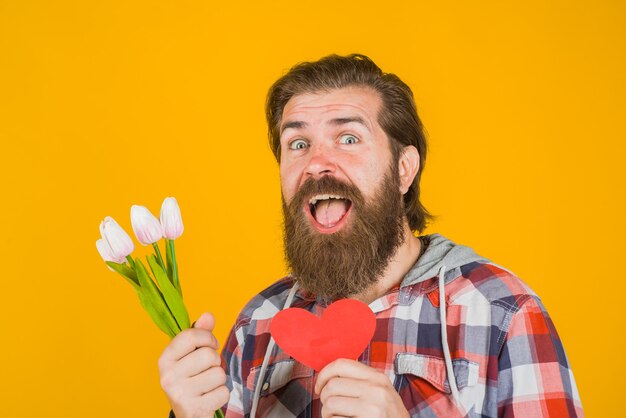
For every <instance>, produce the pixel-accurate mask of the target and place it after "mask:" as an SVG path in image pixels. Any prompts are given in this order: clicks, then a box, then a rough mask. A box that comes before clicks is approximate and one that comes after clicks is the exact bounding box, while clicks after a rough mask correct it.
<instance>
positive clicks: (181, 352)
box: [159, 313, 230, 418]
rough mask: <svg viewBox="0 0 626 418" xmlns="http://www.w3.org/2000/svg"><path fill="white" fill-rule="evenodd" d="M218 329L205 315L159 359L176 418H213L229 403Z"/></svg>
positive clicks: (178, 337) (210, 317)
mask: <svg viewBox="0 0 626 418" xmlns="http://www.w3.org/2000/svg"><path fill="white" fill-rule="evenodd" d="M214 327H215V319H214V318H213V315H211V314H210V313H204V314H203V315H202V316H201V317H200V318H199V319H198V320H197V321H196V322H195V324H194V326H193V328H190V329H186V330H184V331H182V332H181V333H180V334H178V335H177V336H176V337H174V339H173V340H172V341H171V342H170V343H169V345H168V346H167V347H166V348H165V350H163V353H162V354H161V357H160V358H159V374H160V376H161V387H162V388H163V390H164V391H165V394H166V395H167V399H168V400H169V402H170V405H171V407H172V410H173V411H174V414H176V418H202V417H213V414H214V413H215V411H216V410H217V409H218V408H220V407H221V406H222V405H224V404H225V403H226V402H228V398H229V396H230V392H229V391H228V388H227V387H226V385H225V383H226V373H225V372H224V369H222V366H221V358H220V355H219V353H218V352H217V349H218V343H217V339H216V338H215V337H214V336H213V332H212V331H213V328H214Z"/></svg>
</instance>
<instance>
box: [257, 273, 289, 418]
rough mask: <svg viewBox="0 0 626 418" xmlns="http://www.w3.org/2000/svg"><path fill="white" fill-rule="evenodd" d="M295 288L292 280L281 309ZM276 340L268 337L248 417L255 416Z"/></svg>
mask: <svg viewBox="0 0 626 418" xmlns="http://www.w3.org/2000/svg"><path fill="white" fill-rule="evenodd" d="M296 290H298V283H296V282H294V284H293V286H292V287H291V289H290V290H289V295H287V300H286V301H285V305H284V306H283V309H287V308H288V307H289V306H291V302H293V297H294V296H295V294H296ZM275 345H276V342H275V341H274V338H271V337H270V342H269V344H268V345H267V349H266V350H265V357H263V364H261V370H260V371H259V378H258V379H257V381H256V384H255V387H254V396H253V397H252V408H251V409H250V418H255V417H256V409H257V408H258V406H259V398H260V397H261V387H262V386H263V384H262V382H263V380H265V372H266V370H267V363H269V361H270V357H271V356H272V351H274V346H275Z"/></svg>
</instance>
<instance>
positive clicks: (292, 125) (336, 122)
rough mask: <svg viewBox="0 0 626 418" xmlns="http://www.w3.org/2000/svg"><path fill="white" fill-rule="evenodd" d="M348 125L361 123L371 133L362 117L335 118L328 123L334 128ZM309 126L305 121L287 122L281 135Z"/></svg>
mask: <svg viewBox="0 0 626 418" xmlns="http://www.w3.org/2000/svg"><path fill="white" fill-rule="evenodd" d="M348 123H359V124H361V125H363V127H365V129H367V130H368V131H370V128H369V126H367V123H366V122H365V120H364V119H363V118H362V117H360V116H350V117H346V118H335V119H331V120H329V121H328V125H333V126H341V125H345V124H348ZM307 126H308V124H307V123H306V122H304V121H301V120H294V121H289V122H286V123H285V124H284V125H283V126H282V128H281V130H280V134H281V135H282V134H283V132H285V130H287V129H302V128H306V127H307Z"/></svg>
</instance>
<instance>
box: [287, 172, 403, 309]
mask: <svg viewBox="0 0 626 418" xmlns="http://www.w3.org/2000/svg"><path fill="white" fill-rule="evenodd" d="M318 194H332V195H340V196H342V197H344V198H345V199H347V200H349V201H350V205H351V208H350V213H349V214H346V215H344V216H349V218H348V219H346V224H344V225H343V227H342V228H341V229H339V230H338V231H337V232H334V233H330V234H324V233H321V232H318V231H317V230H316V229H315V228H314V227H313V226H312V225H311V221H310V220H308V219H307V216H306V214H305V209H304V208H305V204H306V202H308V199H310V198H311V197H312V196H315V195H318ZM283 214H284V244H285V258H286V261H287V264H288V266H289V268H290V269H291V272H292V274H293V276H294V277H295V280H296V281H297V282H298V283H299V284H300V285H301V286H302V288H303V289H304V290H307V291H309V292H311V293H313V294H315V295H316V296H318V297H321V298H322V299H325V300H327V301H334V300H337V299H342V298H345V297H349V296H351V295H356V294H359V293H361V292H363V291H365V290H367V289H368V288H370V287H371V286H372V285H374V284H375V283H376V282H377V281H378V280H379V279H380V278H381V277H382V275H383V273H384V271H385V269H386V267H387V265H388V264H389V262H390V261H391V259H392V257H393V256H394V254H395V252H396V250H397V249H398V247H399V246H400V245H402V243H403V242H404V228H403V227H404V206H403V199H402V194H401V192H400V180H399V176H398V168H397V165H396V164H393V165H392V166H391V167H390V168H389V169H388V170H387V173H386V174H385V176H384V178H383V180H382V181H381V182H380V185H379V187H378V189H377V190H376V192H375V193H374V196H373V197H372V198H371V199H370V200H366V199H365V198H364V196H363V194H362V193H361V192H360V191H359V189H358V188H356V187H355V186H352V185H349V184H345V183H343V182H340V181H338V180H337V179H335V178H334V177H331V176H323V177H321V178H320V179H319V180H315V179H313V178H309V179H307V180H306V181H305V182H304V183H303V184H302V186H301V187H300V189H299V190H298V191H297V193H296V194H295V195H294V197H293V198H292V199H291V202H289V204H286V203H285V200H284V198H283Z"/></svg>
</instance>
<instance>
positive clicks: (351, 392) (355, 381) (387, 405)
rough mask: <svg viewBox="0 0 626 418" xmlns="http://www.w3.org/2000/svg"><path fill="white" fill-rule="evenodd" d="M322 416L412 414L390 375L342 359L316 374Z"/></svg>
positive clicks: (394, 417) (382, 417)
mask: <svg viewBox="0 0 626 418" xmlns="http://www.w3.org/2000/svg"><path fill="white" fill-rule="evenodd" d="M315 393H317V394H319V395H320V401H321V402H322V417H323V418H330V417H367V418H401V417H407V418H409V413H408V411H407V410H406V408H405V407H404V404H403V403H402V399H400V395H398V392H396V390H395V389H394V388H393V386H392V385H391V382H390V381H389V378H388V377H387V376H385V375H384V374H382V373H381V372H379V371H378V370H375V369H373V368H371V367H368V366H366V365H364V364H362V363H359V362H358V361H354V360H347V359H339V360H335V361H333V362H332V363H330V364H329V365H328V366H326V367H324V368H323V369H322V370H321V371H320V374H319V375H318V376H317V382H316V383H315Z"/></svg>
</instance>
